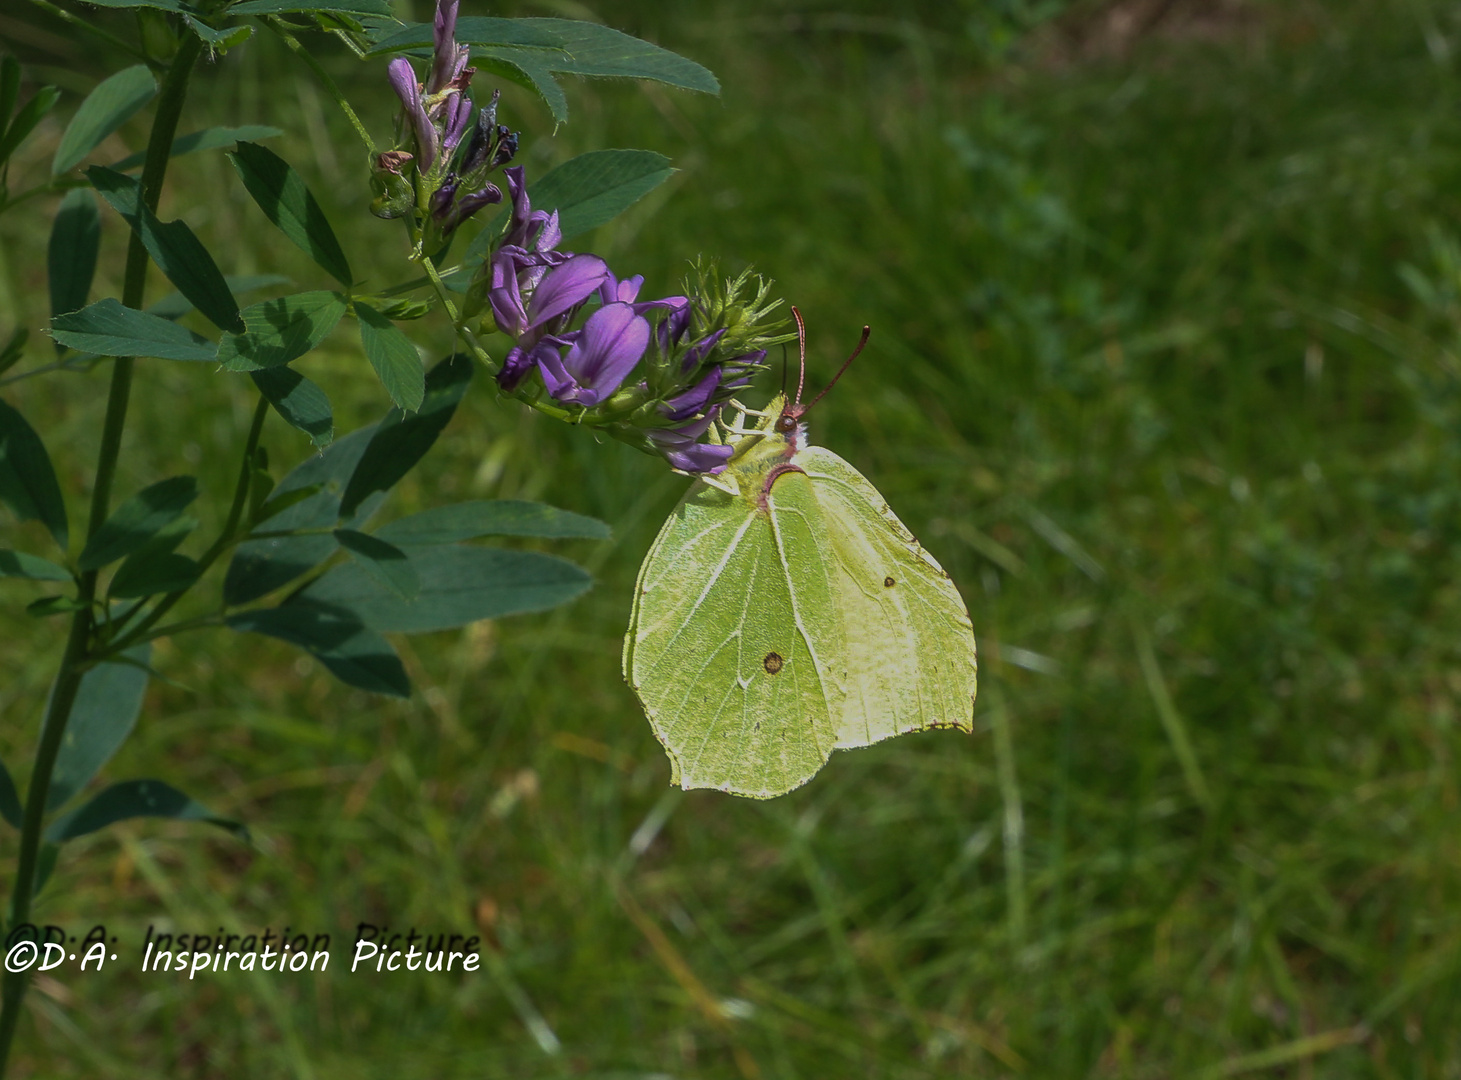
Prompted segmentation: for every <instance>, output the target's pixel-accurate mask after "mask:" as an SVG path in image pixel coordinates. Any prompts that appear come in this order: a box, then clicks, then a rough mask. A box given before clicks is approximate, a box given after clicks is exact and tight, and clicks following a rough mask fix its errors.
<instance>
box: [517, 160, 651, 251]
mask: <svg viewBox="0 0 1461 1080" xmlns="http://www.w3.org/2000/svg"><path fill="white" fill-rule="evenodd" d="M674 173H675V170H674V169H673V168H672V167H671V166H670V159H669V158H667V157H665V156H664V155H663V154H656V153H654V152H653V151H651V150H595V151H593V152H591V153H587V154H580V155H579V156H578V157H576V158H573V159H571V160H569V161H565V162H564V163H563V164H562V165H559V166H558V167H557V168H556V169H554V170H553V171H552V172H550V173H548V174H546V175H545V176H544V177H543V178H542V179H541V180H539V181H538V182H537V183H536V184H534V185H533V186H532V188H531V190H530V191H529V196H530V198H531V199H532V203H533V207H534V208H535V209H541V210H553V209H555V208H556V209H557V211H558V225H559V228H561V229H562V230H563V238H564V239H565V240H566V239H568V238H569V237H571V236H577V235H578V234H579V233H583V232H587V231H588V230H589V229H595V228H598V227H599V226H600V225H602V224H604V223H605V222H607V221H611V220H613V219H614V218H615V217H617V216H618V215H619V213H620V212H622V211H623V210H625V209H627V208H628V207H630V206H632V205H633V204H634V203H636V202H638V201H639V200H640V199H642V198H643V197H644V196H645V195H647V194H648V193H649V192H651V191H653V190H654V189H655V188H657V187H659V185H660V184H663V183H664V182H665V181H666V180H668V179H669V178H670V177H671V176H672V175H674Z"/></svg>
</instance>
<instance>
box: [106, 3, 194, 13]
mask: <svg viewBox="0 0 1461 1080" xmlns="http://www.w3.org/2000/svg"><path fill="white" fill-rule="evenodd" d="M87 3H90V4H94V5H96V6H97V7H105V8H144V7H145V8H157V9H158V10H159V11H176V12H178V13H180V14H181V13H185V12H188V11H191V10H192V8H191V7H189V6H188V5H186V4H181V3H179V2H178V0H87Z"/></svg>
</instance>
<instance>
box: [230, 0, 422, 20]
mask: <svg viewBox="0 0 1461 1080" xmlns="http://www.w3.org/2000/svg"><path fill="white" fill-rule="evenodd" d="M292 11H343V12H346V13H347V14H351V15H382V16H384V17H386V18H388V19H389V18H394V17H395V12H393V11H392V10H391V5H390V3H389V0H244V2H243V3H242V4H235V5H234V6H233V7H231V8H229V9H228V13H229V14H230V15H284V14H287V13H289V12H292Z"/></svg>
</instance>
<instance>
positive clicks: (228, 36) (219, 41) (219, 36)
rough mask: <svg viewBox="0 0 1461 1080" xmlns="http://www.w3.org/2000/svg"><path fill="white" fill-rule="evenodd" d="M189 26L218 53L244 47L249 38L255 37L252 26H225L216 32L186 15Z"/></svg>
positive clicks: (200, 21)
mask: <svg viewBox="0 0 1461 1080" xmlns="http://www.w3.org/2000/svg"><path fill="white" fill-rule="evenodd" d="M184 18H186V19H187V20H188V26H189V27H191V28H192V31H193V33H195V34H197V35H198V37H200V38H201V39H202V40H203V42H204V44H206V45H207V46H208V47H209V48H210V49H212V50H213V51H214V52H217V53H226V52H228V50H229V49H231V48H233V47H234V46H235V45H242V44H243V43H244V42H245V41H247V40H248V39H249V38H251V37H253V36H254V28H253V27H252V26H225V27H224V28H223V29H222V30H215V29H213V27H211V26H209V25H208V24H207V23H205V22H204V21H203V20H202V19H197V18H194V17H193V16H192V15H185V16H184Z"/></svg>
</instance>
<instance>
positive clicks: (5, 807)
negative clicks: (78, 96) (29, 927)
mask: <svg viewBox="0 0 1461 1080" xmlns="http://www.w3.org/2000/svg"><path fill="white" fill-rule="evenodd" d="M4 115H5V114H4V113H3V112H0V118H3V117H4ZM0 817H3V818H4V819H5V820H6V821H8V822H10V824H11V825H14V826H15V827H16V828H17V829H19V828H21V827H22V826H24V824H25V811H24V810H23V809H22V808H21V805H20V792H18V791H16V790H15V781H14V780H13V779H11V776H10V770H9V769H7V768H6V767H5V763H4V762H3V761H0Z"/></svg>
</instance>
